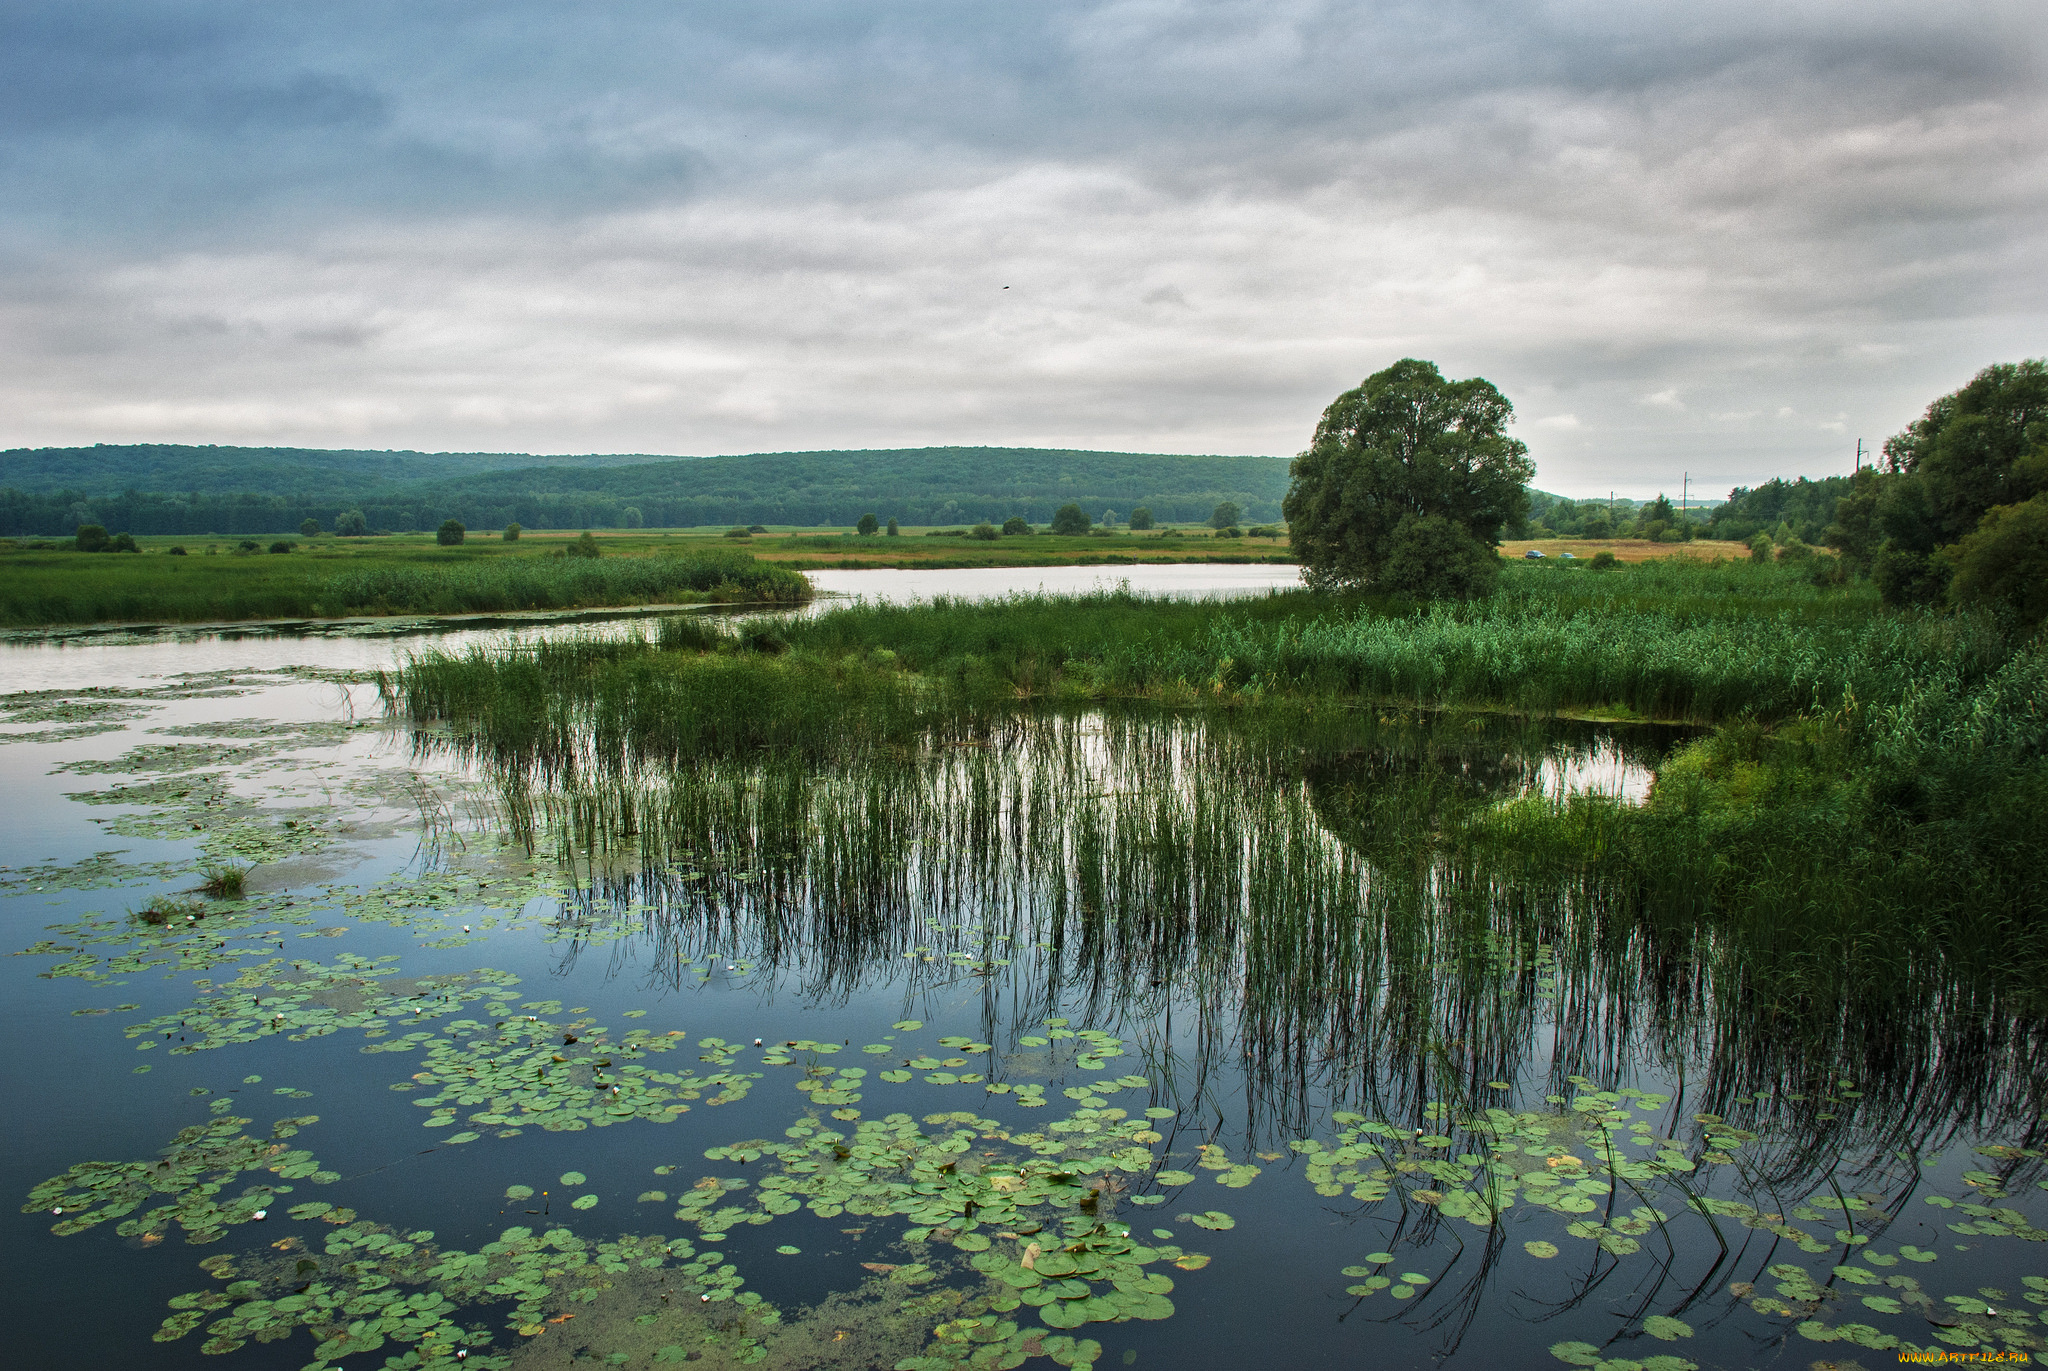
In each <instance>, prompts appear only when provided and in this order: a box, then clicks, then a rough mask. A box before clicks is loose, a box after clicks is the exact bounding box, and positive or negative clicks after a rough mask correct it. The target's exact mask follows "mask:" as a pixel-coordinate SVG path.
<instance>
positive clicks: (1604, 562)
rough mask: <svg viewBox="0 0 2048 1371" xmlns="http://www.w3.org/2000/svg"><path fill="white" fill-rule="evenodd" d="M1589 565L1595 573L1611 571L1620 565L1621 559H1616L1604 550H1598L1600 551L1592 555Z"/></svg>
mask: <svg viewBox="0 0 2048 1371" xmlns="http://www.w3.org/2000/svg"><path fill="white" fill-rule="evenodd" d="M1591 565H1592V568H1593V570H1595V571H1613V570H1614V569H1615V568H1616V567H1619V566H1620V565H1621V559H1620V558H1619V557H1616V556H1615V555H1614V554H1613V553H1611V552H1609V551H1608V550H1607V549H1606V548H1602V549H1600V551H1598V552H1596V553H1594V554H1593V560H1592V563H1591Z"/></svg>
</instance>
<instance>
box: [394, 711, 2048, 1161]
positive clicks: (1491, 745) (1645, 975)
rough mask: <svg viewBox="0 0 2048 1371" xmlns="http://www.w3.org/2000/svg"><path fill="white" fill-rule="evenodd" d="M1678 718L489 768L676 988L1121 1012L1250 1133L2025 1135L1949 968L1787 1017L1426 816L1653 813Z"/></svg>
mask: <svg viewBox="0 0 2048 1371" xmlns="http://www.w3.org/2000/svg"><path fill="white" fill-rule="evenodd" d="M1676 737H1677V735H1674V734H1672V733H1670V732H1666V731H1652V730H1640V729H1625V730H1617V729H1606V728H1600V727H1596V726H1593V725H1585V724H1556V725H1544V726H1541V727H1534V726H1531V725H1528V724H1526V723H1520V722H1512V721H1505V720H1499V721H1484V720H1482V721H1476V722H1475V721H1474V720H1471V719H1467V718H1453V717H1444V718H1432V717H1428V716H1422V717H1411V718H1405V719H1396V720H1391V721H1385V720H1372V719H1358V718H1355V717H1353V718H1346V719H1342V720H1337V721H1330V720H1327V719H1326V720H1322V721H1320V722H1318V723H1316V724H1315V725H1313V726H1308V725H1303V724H1300V723H1299V722H1297V724H1296V725H1294V726H1290V727H1288V728H1285V729H1274V728H1268V729H1266V730H1265V731H1261V730H1260V729H1259V728H1257V727H1245V726H1237V725H1229V724H1212V723H1205V722H1202V721H1198V720H1189V719H1185V718H1176V717H1172V716H1161V715H1153V714H1129V715H1117V714H1111V715H1102V714H1082V715H1062V714H1048V715H1043V716H1038V717H1033V718H1026V719H1019V720H1016V721H1014V722H1012V723H1010V724H1008V725H1004V726H1001V727H998V728H996V729H994V730H993V731H992V732H991V733H990V734H989V735H988V736H987V737H985V738H983V739H982V740H980V741H979V742H978V743H976V744H974V745H966V746H954V747H949V748H944V749H937V750H933V751H931V752H929V753H925V754H921V755H900V756H888V757H872V758H868V759H866V760H863V761H859V762H853V763H844V764H840V765H835V766H833V767H829V768H812V767H808V766H804V765H801V764H796V763H788V764H776V763H767V764H760V763H741V762H732V761H725V762H711V763H705V764H702V765H697V766H692V767H685V768H681V769H669V768H652V767H645V768H640V767H634V766H632V765H630V764H627V765H623V766H621V767H618V768H615V769H611V770H608V771H607V770H602V769H600V770H598V771H595V772H592V771H590V770H588V769H585V770H584V771H583V772H581V773H580V775H581V777H582V779H580V780H577V781H574V782H572V783H557V784H553V785H549V784H543V783H541V782H540V781H539V780H538V779H537V778H536V775H535V773H534V771H533V770H532V769H531V768H526V767H521V766H519V765H517V764H507V762H506V759H505V758H504V757H502V756H500V757H498V758H497V759H496V761H497V763H498V764H499V765H500V766H501V767H503V769H502V770H501V773H500V780H501V796H502V804H503V811H504V816H505V822H506V823H507V824H509V826H510V827H511V829H512V831H513V832H515V833H516V834H517V835H518V836H519V837H520V839H521V840H522V841H524V842H525V843H527V844H528V845H529V846H531V847H533V848H535V849H537V850H541V851H545V852H548V853H549V854H551V855H552V856H553V857H555V858H556V859H558V860H560V861H561V862H563V863H565V864H566V865H568V866H570V867H571V868H573V869H575V870H577V871H578V872H580V873H581V876H580V880H579V886H580V889H579V891H578V893H577V895H576V897H575V899H574V900H573V902H572V904H571V906H570V907H569V909H568V910H567V911H566V913H565V921H566V923H567V924H568V925H569V926H570V927H571V928H577V929H583V930H586V931H588V932H590V933H592V934H598V933H603V934H604V935H605V936H604V938H603V939H602V941H603V942H604V943H605V944H606V945H607V946H609V947H613V948H616V946H617V945H616V943H615V942H614V941H613V940H612V938H611V934H612V933H614V932H615V931H616V930H617V928H618V927H619V926H620V925H621V924H626V925H630V926H632V927H634V928H636V929H637V930H639V931H641V932H642V934H643V935H644V937H643V939H642V941H641V942H640V943H639V944H637V950H636V952H635V953H634V955H635V956H636V957H639V958H642V959H643V960H641V961H639V962H637V963H636V965H637V966H638V967H639V968H640V969H641V970H642V971H643V972H644V973H645V974H648V975H650V976H652V977H655V978H657V979H660V980H663V981H665V982H666V983H668V984H671V985H674V986H682V985H685V984H694V983H695V981H694V979H693V978H695V977H698V976H699V975H701V974H703V973H701V972H700V971H699V967H700V966H718V965H723V964H726V963H729V962H738V961H745V962H746V963H747V964H749V965H750V966H753V967H758V968H761V969H762V970H764V971H766V972H771V973H773V974H774V975H775V976H776V977H779V978H780V980H781V983H783V984H788V985H794V986H796V987H797V988H798V989H799V990H800V993H801V994H802V995H803V996H804V998H805V999H806V1001H807V1002H812V1003H845V1002H848V1001H850V1000H852V999H854V998H855V997H857V996H861V995H875V994H877V993H884V992H886V993H888V994H891V995H900V996H902V997H903V998H904V1000H905V1001H906V1002H913V1001H917V1000H921V999H932V998H946V997H951V998H953V999H956V1000H957V999H959V998H960V997H962V996H967V997H968V998H970V999H972V1000H973V1001H974V1002H975V1004H976V1005H977V1011H976V1012H978V1014H979V1016H980V1020H981V1023H982V1025H983V1028H982V1031H983V1032H984V1034H985V1035H987V1036H988V1039H989V1041H992V1042H996V1043H997V1044H998V1045H999V1046H1002V1045H1007V1046H1010V1047H1012V1048H1014V1046H1015V1044H1016V1040H1017V1039H1018V1038H1019V1037H1021V1036H1023V1035H1025V1034H1028V1033H1030V1032H1031V1031H1033V1026H1034V1025H1036V1024H1038V1023H1041V1022H1042V1021H1043V1020H1044V1018H1045V1017H1047V1016H1048V1015H1053V1014H1066V1015H1071V1016H1073V1017H1074V1018H1075V1019H1076V1021H1079V1022H1089V1023H1095V1024H1101V1025H1104V1026H1108V1027H1111V1028H1113V1029H1114V1030H1115V1031H1118V1032H1121V1033H1125V1034H1127V1035H1129V1036H1131V1037H1132V1038H1133V1039H1134V1040H1136V1041H1138V1042H1139V1043H1141V1044H1142V1045H1143V1049H1144V1052H1145V1054H1146V1058H1147V1062H1148V1067H1149V1069H1150V1070H1151V1071H1152V1072H1153V1074H1154V1076H1155V1079H1157V1080H1159V1081H1160V1082H1162V1083H1163V1084H1164V1086H1165V1087H1166V1088H1167V1089H1168V1090H1169V1091H1171V1092H1173V1093H1174V1094H1175V1096H1176V1097H1177V1098H1176V1099H1175V1101H1174V1102H1175V1103H1176V1104H1177V1105H1180V1106H1183V1107H1185V1106H1186V1105H1188V1104H1190V1103H1194V1102H1198V1101H1203V1100H1209V1101H1212V1102H1213V1103H1214V1105H1215V1107H1216V1108H1217V1109H1218V1110H1220V1111H1222V1112H1224V1113H1226V1114H1229V1115H1231V1116H1232V1117H1237V1118H1240V1119H1241V1123H1242V1126H1243V1127H1244V1128H1245V1129H1246V1130H1247V1132H1248V1134H1249V1136H1250V1137H1251V1138H1252V1139H1253V1140H1254V1141H1256V1142H1257V1143H1258V1144H1259V1145H1262V1146H1266V1145H1274V1144H1276V1143H1278V1142H1279V1141H1280V1140H1282V1139H1284V1138H1287V1137H1294V1136H1301V1135H1303V1134H1304V1133H1307V1132H1310V1131H1312V1130H1313V1129H1314V1128H1315V1127H1316V1126H1318V1122H1319V1120H1321V1119H1323V1118H1324V1117H1326V1116H1327V1114H1328V1112H1329V1111H1330V1110H1333V1109H1344V1108H1352V1109H1358V1110H1360V1111H1362V1112H1365V1113H1367V1114H1369V1115H1371V1116H1373V1117H1378V1118H1385V1119H1390V1120H1392V1119H1399V1120H1403V1121H1406V1122H1407V1123H1408V1124H1409V1126H1413V1127H1420V1126H1422V1125H1423V1123H1424V1115H1425V1112H1426V1111H1427V1110H1428V1109H1429V1108H1430V1107H1431V1106H1432V1105H1435V1106H1442V1105H1444V1104H1446V1103H1450V1104H1452V1105H1454V1106H1455V1107H1457V1108H1460V1109H1463V1110H1468V1111H1480V1112H1483V1111H1484V1110H1485V1109H1486V1108H1488V1107H1489V1106H1495V1105H1498V1104H1500V1103H1501V1102H1502V1101H1503V1100H1504V1099H1506V1098H1540V1097H1543V1096H1561V1095H1564V1094H1568V1093H1570V1092H1571V1090H1572V1089H1573V1084H1572V1083H1573V1082H1575V1081H1589V1082H1594V1083H1597V1084H1598V1085H1600V1086H1601V1087H1603V1088H1608V1089H1613V1088H1618V1087H1621V1086H1629V1085H1633V1086H1642V1087H1645V1088H1651V1089H1656V1090H1660V1091H1664V1092H1666V1093H1669V1094H1670V1095H1671V1096H1672V1104H1671V1106H1670V1116H1671V1119H1672V1121H1674V1126H1675V1121H1676V1120H1678V1119H1680V1118H1682V1117H1685V1116H1688V1115H1690V1114H1694V1113H1710V1114H1714V1115H1718V1116H1721V1117H1723V1118H1726V1119H1728V1120H1730V1121H1731V1124H1732V1125H1734V1126H1740V1127H1743V1128H1745V1129H1749V1130H1752V1131H1758V1132H1762V1133H1765V1134H1766V1135H1767V1137H1768V1139H1769V1143H1768V1146H1767V1147H1766V1148H1765V1150H1764V1151H1763V1152H1762V1153H1761V1154H1760V1157H1761V1160H1760V1161H1759V1163H1758V1170H1757V1172H1756V1176H1755V1180H1756V1181H1757V1183H1759V1184H1765V1185H1794V1184H1797V1183H1799V1182H1800V1181H1801V1180H1802V1179H1803V1180H1804V1181H1811V1180H1812V1179H1813V1178H1814V1176H1815V1175H1816V1174H1818V1172H1819V1171H1820V1170H1825V1169H1829V1168H1833V1167H1836V1166H1838V1165H1840V1164H1841V1163H1842V1161H1843V1159H1844V1158H1845V1157H1853V1160H1851V1161H1850V1162H1849V1168H1850V1170H1851V1171H1854V1170H1856V1169H1858V1168H1877V1170H1878V1171H1882V1170H1883V1168H1884V1167H1886V1166H1889V1165H1890V1164H1891V1163H1892V1162H1894V1161H1896V1159H1897V1158H1898V1157H1899V1156H1900V1155H1907V1156H1925V1155H1928V1154H1930V1153H1933V1152H1937V1151H1939V1150H1941V1149H1942V1148H1944V1147H1946V1146H1948V1145H1949V1144H1950V1143H1951V1142H1952V1141H1954V1140H1955V1139H1957V1138H1958V1137H1961V1136H1965V1135H1967V1136H1972V1137H1981V1136H1984V1135H1986V1134H1989V1133H2007V1134H2012V1133H2017V1134H2018V1135H2019V1136H2022V1137H2025V1138H2032V1137H2034V1136H2035V1134H2036V1133H2037V1132H2038V1130H2039V1113H2038V1107H2037V1105H2035V1104H2034V1103H2033V1102H2034V1101H2036V1100H2038V1099H2039V1098H2040V1087H2041V1085H2042V1084H2043V1082H2042V1080H2041V1072H2042V1066H2041V1063H2042V1062H2043V1061H2044V1060H2048V1054H2044V1052H2043V1047H2044V1043H2043V1041H2042V1034H2041V1028H2040V1025H2039V1024H2038V1022H2036V1021H2033V1020H2029V1019H2027V1018H2025V1017H2023V1016H2019V1015H2013V1014H2009V1013H2007V1012H2004V1007H2003V1006H2001V1005H1999V1004H1998V1003H1996V1002H1995V1001H1994V1000H1993V999H1992V998H1991V996H1990V992H1988V991H1985V990H1983V989H1981V988H1978V987H1973V986H1972V985H1970V984H1968V983H1967V982H1960V981H1957V980H1955V979H1953V978H1950V977H1946V976H1944V975H1943V974H1942V972H1941V969H1940V968H1939V967H1938V966H1933V965H1927V966H1923V967H1922V968H1921V969H1920V974H1918V975H1917V976H1915V977H1912V978H1908V979H1902V980H1899V981H1897V982H1896V983H1894V984H1891V985H1890V986H1889V987H1888V988H1887V990H1886V993H1884V994H1883V995H1881V996H1864V997H1861V998H1858V999H1856V1000H1855V1001H1854V1002H1853V1003H1852V1004H1842V1005H1835V1006H1833V1007H1832V1008H1831V1009H1830V1011H1829V1012H1828V1013H1825V1014H1815V1013H1813V1012H1811V1006H1807V1007H1804V1008H1802V1009H1800V1010H1799V1012H1797V1013H1793V1012H1790V1011H1788V1010H1786V1008H1785V1006H1784V1003H1783V1001H1785V1000H1786V998H1787V996H1788V994H1789V993H1790V992H1788V991H1787V989H1786V985H1787V980H1786V976H1787V972H1786V970H1785V968H1782V967H1773V968H1769V974H1768V975H1761V974H1759V973H1760V971H1761V970H1762V969H1760V968H1758V967H1757V966H1755V965H1753V964H1752V954H1753V951H1754V950H1753V949H1752V948H1750V947H1748V946H1747V945H1746V944H1745V942H1744V941H1743V939H1742V938H1741V937H1740V936H1739V935H1737V934H1735V933H1729V932H1719V931H1714V930H1713V929H1712V927H1711V926H1706V927H1702V926H1701V925H1700V924H1699V923H1698V921H1697V920H1694V919H1693V918H1691V917H1690V909H1689V907H1687V908H1681V909H1679V910H1678V911H1677V912H1676V914H1674V913H1673V911H1671V910H1670V909H1667V908H1664V907H1662V905H1661V904H1660V901H1661V900H1662V899H1663V895H1662V894H1661V892H1660V891H1659V889H1658V888H1657V887H1656V886H1655V884H1654V883H1650V884H1644V883H1641V882H1634V883H1617V882H1615V881H1612V880H1606V881H1602V880H1593V879H1589V878H1587V877H1585V876H1584V875H1582V874H1574V873H1572V872H1565V873H1563V874H1560V873H1558V872H1557V871H1554V870H1551V869H1547V868H1545V867H1544V866H1543V865H1541V864H1532V863H1531V862H1529V861H1528V860H1527V859H1526V855H1525V854H1518V853H1513V852H1508V851H1489V850H1484V849H1473V848H1469V847H1456V846H1453V847H1447V846H1445V845H1444V843H1443V842H1441V841H1439V839H1441V838H1442V836H1443V835H1444V834H1445V833H1446V832H1447V831H1450V830H1451V829H1453V828H1455V827H1456V826H1457V825H1458V823H1460V822H1461V821H1462V820H1464V819H1467V818H1469V817H1470V816H1471V815H1473V814H1474V813H1481V814H1484V813H1489V812H1499V811H1500V808H1501V806H1503V805H1512V804H1514V803H1516V802H1518V801H1526V800H1527V799H1528V798H1529V797H1532V796H1534V797H1542V798H1543V799H1546V800H1549V801H1557V800H1560V799H1567V798H1570V797H1574V796H1575V797H1576V799H1575V800H1574V801H1573V803H1576V804H1577V805H1580V806H1582V807H1590V809H1591V810H1592V811H1593V812H1595V813H1597V812H1598V810H1599V807H1600V806H1602V805H1613V804H1617V803H1624V802H1629V801H1634V800H1639V799H1640V798H1641V797H1642V796H1643V795H1644V794H1645V793H1647V790H1648V787H1649V784H1650V778H1651V776H1652V774H1653V768H1654V766H1655V764H1656V762H1657V761H1658V759H1659V758H1660V757H1661V756H1662V755H1663V753H1664V751H1665V750H1666V749H1667V748H1669V747H1670V746H1671V745H1672V744H1673V743H1674V741H1676ZM420 745H421V746H422V747H423V748H426V749H429V750H444V749H450V748H453V749H456V750H458V751H459V750H460V749H461V748H462V747H463V744H462V743H461V742H460V741H459V740H450V739H448V738H447V737H445V736H444V735H432V736H431V737H428V736H423V737H422V739H421V744H420ZM1460 831H1464V830H1462V829H1461V830H1460ZM1688 898H1689V897H1688ZM1680 916H1683V917H1680ZM579 955H582V953H581V951H580V950H579V949H578V948H576V947H575V946H573V945H572V948H571V950H570V952H569V953H568V956H569V957H571V958H574V957H576V956H579ZM1815 984H1816V985H1817V986H1821V987H1826V986H1830V985H1833V984H1834V982H1833V981H1831V980H1829V979H1828V978H1827V977H1821V978H1819V979H1818V980H1817V981H1816V982H1815ZM1816 993H1817V992H1816ZM1844 1083H1847V1084H1848V1085H1849V1086H1850V1087H1852V1088H1853V1089H1852V1093H1851V1094H1849V1095H1846V1096H1845V1095H1842V1094H1841V1093H1840V1091H1841V1089H1842V1088H1843V1084H1844ZM1875 1174H1877V1172H1876V1171H1874V1172H1873V1175H1875Z"/></svg>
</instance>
